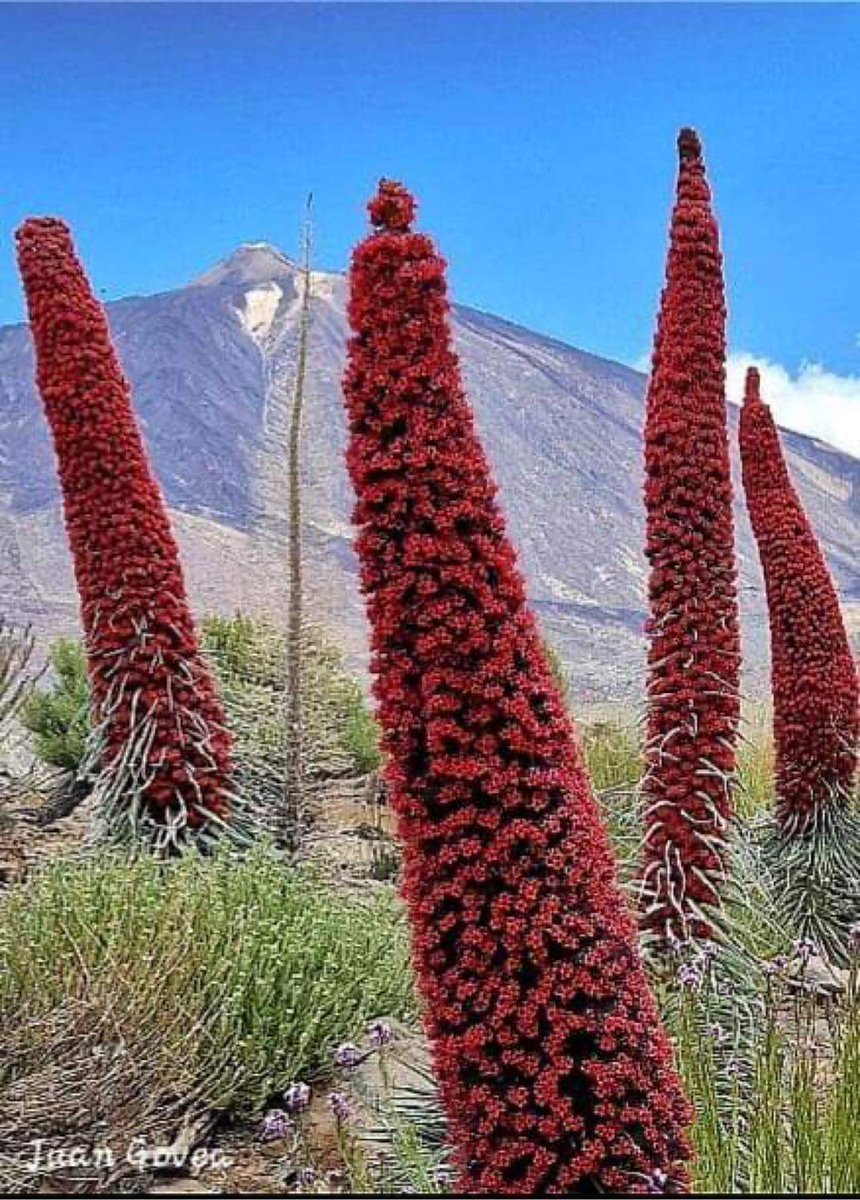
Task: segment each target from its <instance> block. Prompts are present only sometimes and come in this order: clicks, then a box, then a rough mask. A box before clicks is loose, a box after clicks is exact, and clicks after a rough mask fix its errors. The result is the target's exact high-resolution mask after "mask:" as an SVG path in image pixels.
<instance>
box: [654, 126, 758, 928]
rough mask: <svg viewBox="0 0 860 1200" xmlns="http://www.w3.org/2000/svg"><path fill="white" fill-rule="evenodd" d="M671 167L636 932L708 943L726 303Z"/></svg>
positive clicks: (701, 178) (720, 733) (725, 696)
mask: <svg viewBox="0 0 860 1200" xmlns="http://www.w3.org/2000/svg"><path fill="white" fill-rule="evenodd" d="M678 149H679V154H680V168H679V174H678V190H677V199H676V203H675V209H674V212H673V214H672V227H671V242H670V247H669V259H668V266H667V272H666V286H665V288H664V290H663V295H662V299H661V306H660V316H659V321H658V325H657V335H656V338H655V342H654V357H653V364H652V370H651V379H650V382H649V386H648V403H647V420H646V428H645V444H646V449H645V471H646V484H645V506H646V510H647V548H646V553H647V556H648V560H649V562H650V564H651V571H650V579H649V598H650V608H651V615H650V619H649V622H648V626H647V632H648V638H649V650H648V664H649V674H648V733H647V743H646V755H647V764H648V772H647V776H646V782H645V798H646V809H645V828H646V841H645V854H644V864H643V877H642V884H643V887H642V923H643V927H644V928H646V929H649V930H651V931H652V932H653V933H654V934H655V935H656V936H657V937H659V938H661V939H662V938H666V937H677V938H682V939H683V938H687V937H694V938H695V937H707V936H708V935H709V933H710V932H711V927H710V921H709V917H708V910H709V909H712V908H713V907H714V906H715V905H717V904H718V903H719V899H720V884H721V881H722V879H723V877H724V874H725V843H726V831H727V822H728V819H729V816H730V813H731V795H730V787H731V783H730V781H731V777H732V774H733V772H734V769H735V765H736V763H735V741H736V735H737V725H738V718H739V690H738V688H739V679H738V676H739V670H740V642H739V633H738V610H737V585H736V566H735V551H734V526H733V519H732V486H731V474H730V468H729V446H728V430H727V424H726V399H725V317H726V310H725V301H724V299H723V280H722V258H721V255H720V248H719V235H718V232H717V224H716V221H715V220H714V217H713V214H712V212H711V196H710V190H709V188H708V183H707V180H706V178H705V167H704V163H703V161H702V152H701V145H700V143H699V139H698V136H697V135H696V134H695V133H694V132H693V130H691V129H684V130H682V131H681V134H680V136H679V139H678Z"/></svg>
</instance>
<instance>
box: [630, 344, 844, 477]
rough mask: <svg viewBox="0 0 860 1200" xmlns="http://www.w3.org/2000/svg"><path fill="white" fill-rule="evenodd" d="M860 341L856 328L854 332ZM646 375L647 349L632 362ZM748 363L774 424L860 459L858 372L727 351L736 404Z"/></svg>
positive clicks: (731, 396) (731, 392) (648, 364)
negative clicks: (793, 368)
mask: <svg viewBox="0 0 860 1200" xmlns="http://www.w3.org/2000/svg"><path fill="white" fill-rule="evenodd" d="M857 344H858V345H860V333H858V335H857ZM630 365H631V366H632V367H633V369H634V370H636V371H642V372H643V374H645V375H647V374H648V372H649V371H650V370H651V355H650V353H645V354H640V355H639V357H638V358H637V359H636V360H635V361H634V362H632V363H631V364H630ZM747 367H758V369H759V374H760V375H761V395H762V399H763V400H764V402H765V403H766V404H769V405H770V407H771V409H772V411H773V414H774V416H775V417H776V420H777V423H778V424H779V425H782V426H784V428H786V429H793V430H795V431H796V432H797V433H805V434H807V435H808V436H809V437H815V438H820V439H821V440H822V441H824V442H829V443H830V445H831V446H836V447H838V448H839V449H840V450H845V451H847V452H848V453H849V454H853V455H854V457H855V458H860V375H835V374H834V373H833V372H832V371H828V370H827V369H826V368H825V367H823V366H822V365H821V364H820V363H813V362H805V363H802V364H801V366H800V370H799V371H798V372H797V374H796V375H792V374H791V373H790V371H788V370H787V369H786V368H785V367H783V366H782V365H781V364H780V363H775V362H771V360H770V359H769V358H759V357H758V356H757V355H755V354H748V353H746V352H744V353H741V354H732V355H730V356H729V361H728V367H727V376H728V385H727V391H728V397H729V400H730V401H731V402H732V403H733V404H740V403H741V401H742V400H743V395H744V377H745V376H746V373H747Z"/></svg>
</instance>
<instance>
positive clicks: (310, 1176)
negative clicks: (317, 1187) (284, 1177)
mask: <svg viewBox="0 0 860 1200" xmlns="http://www.w3.org/2000/svg"><path fill="white" fill-rule="evenodd" d="M297 1178H298V1181H299V1186H300V1187H313V1185H314V1184H315V1183H316V1181H317V1179H318V1176H317V1173H316V1171H315V1170H314V1169H313V1167H302V1169H301V1170H300V1171H299V1173H298V1176H297Z"/></svg>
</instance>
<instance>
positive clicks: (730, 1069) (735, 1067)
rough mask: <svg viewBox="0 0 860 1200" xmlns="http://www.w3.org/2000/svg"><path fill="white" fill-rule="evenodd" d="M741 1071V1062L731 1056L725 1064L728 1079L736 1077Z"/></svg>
mask: <svg viewBox="0 0 860 1200" xmlns="http://www.w3.org/2000/svg"><path fill="white" fill-rule="evenodd" d="M740 1073H741V1064H740V1063H739V1062H738V1060H737V1059H736V1058H733V1059H732V1061H731V1062H730V1063H727V1064H726V1074H727V1075H728V1077H729V1079H737V1078H738V1076H739V1075H740Z"/></svg>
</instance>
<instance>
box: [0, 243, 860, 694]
mask: <svg viewBox="0 0 860 1200" xmlns="http://www.w3.org/2000/svg"><path fill="white" fill-rule="evenodd" d="M345 299H346V282H345V279H344V278H343V276H341V275H336V274H326V273H322V272H319V273H316V274H315V276H314V304H313V331H312V347H311V369H310V380H309V397H310V398H309V407H308V412H307V424H306V438H305V463H304V472H305V484H306V488H305V495H306V500H305V512H306V518H307V559H308V565H307V577H308V586H309V590H310V593H311V596H312V604H311V607H312V609H314V610H315V611H316V613H317V615H318V617H319V619H321V620H322V621H324V622H325V623H326V624H327V625H328V626H330V628H331V629H332V630H333V631H334V632H335V633H336V635H337V636H338V637H339V639H340V640H341V641H342V643H343V644H344V646H345V647H346V649H347V650H348V652H349V653H350V655H351V657H352V658H353V659H354V661H356V662H357V663H358V662H360V661H361V659H362V658H363V655H364V644H365V626H364V617H363V613H362V606H361V600H360V597H359V595H358V591H357V587H356V581H355V560H354V556H353V553H352V548H351V531H350V524H349V512H350V507H351V495H350V489H349V484H348V481H347V478H346V474H345V471H344V466H343V448H344V443H345V420H344V414H343V409H342V405H341V400H340V394H339V379H340V376H341V371H342V367H343V356H344V342H345V337H346V319H345V313H344V307H345ZM297 313H298V301H297V289H296V274H295V268H294V266H293V264H292V263H291V262H290V261H289V260H288V259H286V258H284V257H283V256H282V255H281V254H279V253H278V252H277V251H276V250H275V249H273V248H272V247H270V246H265V245H253V246H243V247H241V248H240V249H239V250H237V251H236V252H235V253H234V254H233V255H232V256H231V257H230V258H228V259H227V260H226V261H224V262H223V263H220V264H219V265H218V266H216V267H215V268H214V269H213V270H211V271H209V272H208V273H207V274H205V275H203V276H201V277H200V278H199V279H197V280H196V281H195V282H193V283H192V284H190V285H189V286H188V287H185V288H182V289H179V290H177V291H172V292H166V293H163V294H160V295H155V296H145V297H129V298H128V299H125V300H121V301H118V302H116V303H113V304H111V305H110V306H109V315H110V321H111V325H112V327H113V331H114V335H115V338H116V343H117V346H118V348H119V351H120V354H121V356H122V359H123V362H124V364H125V366H126V369H127V370H128V372H129V374H130V376H131V378H132V381H133V383H134V386H135V395H136V404H137V409H138V412H139V414H140V417H141V420H142V424H143V428H144V432H145V436H146V438H147V441H148V443H149V446H150V449H151V452H152V455H153V458H154V461H155V465H156V468H157V471H158V474H159V477H160V479H161V483H162V486H163V487H164V489H165V492H166V494H167V498H168V501H169V503H170V505H171V507H172V509H173V512H174V517H175V521H176V526H177V531H178V534H179V537H180V541H181V543H182V548H183V552H184V558H185V562H186V566H187V571H188V575H189V580H190V584H191V589H192V594H193V597H194V600H195V603H196V605H197V607H198V609H200V610H213V609H217V610H220V611H232V610H234V609H237V608H239V609H242V610H245V611H266V612H268V613H270V614H271V615H272V616H274V617H275V618H278V617H279V616H280V615H281V614H283V612H284V607H285V570H284V513H285V512H286V504H285V496H286V479H285V473H284V462H285V453H284V447H285V444H286V422H287V413H288V406H289V401H290V397H291V391H292V386H293V378H294V366H295V351H296V318H297ZM455 329H456V337H457V343H458V347H459V350H460V353H461V355H462V359H463V363H464V366H465V371H466V376H467V382H468V387H469V390H470V394H471V396H472V398H473V400H474V404H475V407H476V410H477V416H478V423H479V427H480V431H481V434H482V436H483V438H484V440H485V444H486V446H487V448H488V451H489V454H490V457H491V460H492V462H493V463H494V465H495V469H496V474H497V478H498V481H499V484H500V488H501V497H502V502H503V504H504V507H505V510H506V512H507V515H508V518H509V522H510V527H511V531H512V533H513V536H514V538H515V541H516V544H517V546H518V548H519V551H520V555H521V560H522V564H523V566H524V568H525V571H526V573H527V576H528V579H529V584H530V590H531V595H532V598H533V601H534V604H535V606H536V608H537V610H538V612H539V613H540V615H541V618H542V620H543V623H544V626H545V628H546V631H547V633H548V635H549V636H550V638H551V639H552V641H553V642H554V643H555V644H556V646H557V647H558V648H559V650H560V651H561V653H562V656H563V658H564V659H565V661H566V663H567V664H568V667H569V669H570V673H571V679H572V683H573V692H574V695H575V697H576V699H577V700H578V701H579V702H580V703H591V702H595V701H601V700H608V699H619V700H621V699H623V700H625V701H627V700H630V699H635V698H636V697H637V696H638V695H639V693H640V689H641V679H642V662H643V646H642V640H641V627H642V622H643V619H644V581H645V563H644V560H643V559H642V555H641V545H642V506H641V501H640V489H641V428H642V421H643V412H642V406H643V394H644V385H645V380H644V377H643V376H642V375H640V374H638V373H637V372H635V371H632V370H630V369H628V368H627V367H624V366H621V365H620V364H618V363H613V362H609V361H607V360H605V359H601V358H598V357H595V356H593V355H590V354H585V353H583V352H582V351H579V350H575V349H573V348H572V347H570V346H566V345H564V344H562V343H560V342H557V341H553V340H551V339H549V338H545V337H541V336H540V335H538V334H535V333H532V332H530V331H528V330H526V329H522V328H520V327H518V326H515V325H512V324H510V323H508V322H506V321H503V320H500V319H499V318H496V317H492V316H489V315H487V314H484V313H481V312H477V311H475V310H473V309H469V308H463V307H458V308H457V309H456V312H455ZM32 376H33V363H32V351H31V347H30V343H29V335H28V332H27V329H26V327H24V326H11V327H6V328H2V329H0V613H5V614H6V616H7V617H8V618H11V619H15V620H19V621H20V620H28V621H30V622H32V623H33V625H34V626H35V627H36V629H37V631H38V632H39V633H40V634H42V633H43V634H45V635H46V636H47V635H52V634H55V633H57V632H60V631H74V630H75V629H76V628H77V625H76V609H75V599H74V589H73V586H72V578H71V568H70V563H69V559H68V554H67V552H66V548H65V541H64V537H63V531H62V524H61V518H60V513H59V495H58V491H57V486H56V482H55V477H54V467H53V456H52V450H51V446H50V442H49V439H48V434H47V430H46V427H45V423H44V420H43V417H42V413H41V410H40V407H39V404H38V402H37V399H36V396H35V393H34V388H33V383H32ZM733 415H734V414H733ZM786 440H787V443H788V447H789V455H790V461H791V468H792V471H793V473H794V477H795V479H796V480H797V482H798V484H799V486H800V488H801V491H802V492H803V496H804V499H805V501H806V503H807V505H808V508H809V512H810V515H811V517H812V520H813V522H814V524H815V527H816V529H817V530H818V532H819V534H820V535H821V537H822V539H823V542H824V545H825V548H826V551H827V555H828V558H829V561H830V564H831V566H832V568H833V570H834V572H835V574H836V577H837V579H838V582H839V585H840V588H841V590H842V595H843V598H844V600H845V602H846V608H847V610H848V612H849V615H850V617H851V618H852V620H854V619H855V617H856V615H857V614H860V565H858V564H860V554H858V551H860V461H858V460H856V459H853V458H851V457H850V456H849V455H846V454H843V453H841V452H839V451H837V450H835V449H832V448H831V447H828V446H826V445H823V444H821V443H819V442H816V441H814V440H812V439H809V438H806V437H802V436H800V435H796V434H787V435H786ZM735 467H736V475H735V477H736V480H737V481H739V480H740V471H739V468H738V464H737V462H736V463H735ZM738 525H739V542H740V555H741V566H742V574H743V579H742V587H743V591H742V600H743V608H744V619H745V652H746V657H747V663H748V678H747V690H748V691H749V692H750V693H752V694H756V693H757V692H759V691H760V689H761V686H762V682H763V679H764V668H765V663H766V640H767V639H766V628H765V625H764V613H763V595H762V587H761V578H760V575H759V572H758V567H757V563H756V558H755V552H754V547H753V545H752V541H751V535H750V530H749V526H748V522H747V520H746V516H745V514H744V513H743V511H742V506H739V508H738Z"/></svg>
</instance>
